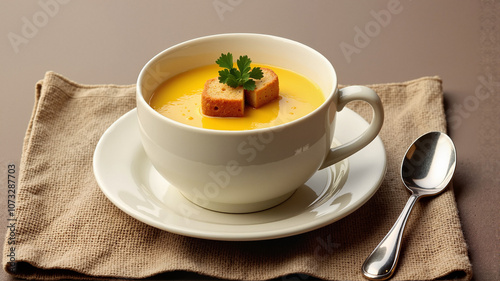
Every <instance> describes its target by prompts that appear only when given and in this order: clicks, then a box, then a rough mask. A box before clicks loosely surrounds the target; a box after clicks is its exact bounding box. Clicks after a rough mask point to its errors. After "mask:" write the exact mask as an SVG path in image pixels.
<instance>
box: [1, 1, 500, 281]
mask: <svg viewBox="0 0 500 281" xmlns="http://www.w3.org/2000/svg"><path fill="white" fill-rule="evenodd" d="M20 2H21V3H20ZM381 15H385V17H383V16H381ZM387 15H388V16H387ZM0 21H1V24H0V36H1V38H2V39H1V40H0V46H1V49H0V50H1V53H0V71H1V72H0V85H1V89H2V90H1V93H0V108H1V109H0V114H1V115H0V116H1V117H0V137H1V142H0V144H1V145H0V151H1V152H0V157H1V158H0V161H1V166H0V173H1V174H2V179H3V178H5V177H6V174H7V165H8V164H9V163H14V164H16V165H18V164H19V159H20V154H21V144H22V140H23V136H24V133H25V130H26V127H27V124H28V121H29V118H30V115H31V111H32V107H33V98H34V85H35V83H36V82H37V81H38V80H39V79H41V78H43V76H44V73H45V72H46V71H48V70H53V71H55V72H58V73H61V74H63V75H65V76H67V77H68V78H70V79H73V80H75V81H77V82H80V83H85V84H100V83H106V84H107V83H113V84H133V83H135V82H136V78H137V75H138V73H139V71H140V69H141V68H142V66H143V65H144V64H145V63H146V62H147V61H148V60H149V59H150V58H151V57H152V56H153V55H155V54H156V53H158V52H160V51H161V50H163V49H165V48H167V47H169V46H171V45H173V44H176V43H179V42H182V41H184V40H188V39H192V38H195V37H199V36H204V35H210V34H217V33H227V32H253V33H267V34H272V35H278V36H282V37H288V38H291V39H294V40H297V41H300V42H303V43H305V44H307V45H309V46H311V47H313V48H315V49H317V50H318V51H320V52H321V53H323V54H324V55H325V56H326V57H327V58H328V59H329V60H330V61H331V62H332V63H333V64H334V66H335V68H336V70H337V72H338V74H339V82H340V83H342V84H370V83H385V82H399V81H405V80H411V79H414V78H418V77H421V76H428V75H439V76H440V77H441V78H442V79H443V81H444V83H443V87H444V93H445V101H446V106H447V118H448V122H449V135H450V136H451V137H452V139H453V140H454V141H455V144H456V146H457V149H458V168H457V171H456V175H455V179H454V188H455V191H456V200H457V202H458V208H459V211H460V218H461V221H462V223H463V230H464V234H465V237H466V239H467V243H468V245H469V247H470V248H469V254H470V258H471V261H472V263H473V266H474V280H500V268H499V266H500V238H499V237H500V229H499V226H500V219H499V217H500V215H499V214H500V212H499V209H500V208H499V203H498V202H499V201H500V196H499V195H498V194H499V193H498V190H499V188H500V176H499V175H498V170H499V169H500V165H499V164H500V148H499V141H500V122H499V120H500V119H499V117H500V116H499V110H500V98H499V96H498V95H499V94H500V71H499V65H500V54H499V52H500V1H486V0H484V1H473V0H467V1H451V0H442V1H411V0H401V1H398V0H380V1H351V0H345V1H252V0H207V1H186V0H183V1H82V0H72V1H70V0H64V1H63V0H39V1H1V2H0ZM1 184H2V187H1V188H0V190H1V191H0V192H1V193H0V197H1V198H6V195H7V191H6V190H7V189H6V184H7V183H6V182H2V183H1ZM6 201H7V200H0V219H1V221H2V222H3V223H4V224H6V220H7V216H6V215H7V206H6ZM0 225H2V224H1V223H0ZM195 277H196V276H194V275H193V274H182V273H179V274H170V275H165V276H160V277H156V279H163V278H180V279H190V278H195ZM301 278H302V276H301ZM301 278H299V279H301ZM0 280H12V278H11V277H10V276H8V275H7V274H5V273H4V272H3V271H2V272H1V273H0Z"/></svg>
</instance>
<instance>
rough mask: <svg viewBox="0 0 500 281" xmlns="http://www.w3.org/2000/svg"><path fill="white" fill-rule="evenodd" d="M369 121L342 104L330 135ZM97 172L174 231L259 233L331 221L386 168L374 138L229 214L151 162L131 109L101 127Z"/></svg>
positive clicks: (274, 234) (271, 234)
mask: <svg viewBox="0 0 500 281" xmlns="http://www.w3.org/2000/svg"><path fill="white" fill-rule="evenodd" d="M367 126H368V123H367V122H366V121H365V120H364V119H363V118H361V117H360V116H359V115H358V114H356V113H355V112H353V111H351V110H349V109H347V108H344V109H343V110H342V111H341V112H339V113H338V115H337V125H336V133H335V139H336V140H338V141H339V142H341V143H345V142H348V141H350V140H352V139H354V138H355V137H357V136H358V135H359V134H360V133H362V132H363V131H364V130H365V128H366V127H367ZM93 165H94V174H95V178H96V180H97V183H98V184H99V186H100V188H101V190H102V191H103V193H104V194H105V195H106V196H107V197H108V199H109V200H110V201H111V202H112V203H113V204H115V205H116V206H117V207H118V208H120V209H121V210H123V211H124V212H125V213H127V214H129V215H130V216H132V217H134V218H136V219H138V220H139V221H142V222H144V223H147V224H149V225H152V226H154V227H157V228H159V229H163V230H166V231H170V232H173V233H177V234H181V235H186V236H191V237H197V238H205V239H213V240H228V241H229V240H236V241H248V240H264V239H273V238H280V237H286V236H291V235H296V234H299V233H304V232H307V231H311V230H313V229H317V228H320V227H322V226H325V225H328V224H331V223H333V222H335V221H337V220H339V219H341V218H343V217H345V216H347V215H349V214H350V213H352V212H353V211H355V210H356V209H358V208H359V207H361V206H362V205H363V204H364V203H365V202H366V201H368V199H370V198H371V196H372V195H373V194H374V193H375V192H376V191H377V189H378V187H379V186H380V184H381V182H382V180H383V177H384V175H385V170H386V154H385V149H384V145H383V144H382V141H381V139H380V138H379V137H377V138H376V139H375V140H374V141H373V142H371V143H370V144H369V145H368V146H366V147H365V148H363V149H362V150H361V151H359V152H357V153H356V154H354V155H353V156H350V157H349V158H348V159H347V160H344V161H341V162H340V163H337V164H336V165H334V166H333V167H330V168H326V169H323V170H321V171H318V172H317V173H316V174H315V175H314V176H313V177H312V178H311V179H310V180H309V181H308V182H307V183H306V184H305V185H303V186H302V187H300V188H299V189H298V190H297V191H296V192H295V193H294V194H293V195H292V197H290V199H288V200H287V201H285V202H284V203H282V204H280V205H278V206H276V207H274V208H271V209H268V210H265V211H261V212H256V213H249V214H227V213H218V212H214V211H210V210H206V209H203V208H200V207H198V206H196V205H194V204H193V203H191V202H190V201H188V200H187V199H186V198H184V197H183V196H182V195H181V194H180V193H179V192H178V191H177V189H176V188H175V187H173V186H171V185H170V183H168V182H167V181H166V180H165V179H164V178H163V177H161V176H160V175H159V174H158V172H157V171H156V170H155V169H154V167H153V166H152V165H151V163H150V162H149V160H148V158H147V157H146V154H145V152H144V150H143V148H142V144H141V141H140V137H139V132H138V124H137V113H136V109H133V110H131V111H130V112H128V113H126V114H125V115H123V116H122V117H120V118H119V119H118V120H117V121H116V122H115V123H113V124H112V125H111V126H110V127H109V128H108V129H107V130H106V132H105V133H104V134H103V136H102V137H101V139H100V140H99V143H98V144H97V146H96V149H95V152H94V163H93Z"/></svg>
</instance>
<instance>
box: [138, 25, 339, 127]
mask: <svg viewBox="0 0 500 281" xmlns="http://www.w3.org/2000/svg"><path fill="white" fill-rule="evenodd" d="M231 36H259V37H268V38H271V39H277V40H281V41H286V42H288V43H292V44H296V45H298V46H301V47H302V48H305V49H309V51H311V52H313V53H315V54H316V55H317V56H319V57H320V58H322V59H324V60H325V61H326V62H327V67H328V68H330V72H331V73H332V74H333V76H334V77H333V78H334V79H332V82H333V83H332V85H331V86H332V90H331V93H327V96H326V97H325V101H324V102H323V103H322V104H321V105H320V106H318V107H317V108H315V109H314V110H313V111H311V112H309V113H307V114H306V115H304V116H302V117H300V118H298V119H295V120H292V121H289V122H286V123H283V124H279V125H275V126H271V127H265V128H256V129H251V130H215V129H207V128H200V127H196V126H192V125H188V124H184V123H181V122H178V121H175V120H173V119H170V118H168V117H166V116H164V115H162V114H161V113H159V112H158V111H156V110H154V109H153V108H152V107H151V106H150V105H149V103H148V102H147V101H146V100H145V98H144V96H143V94H142V91H141V85H142V82H141V81H143V77H144V76H145V75H146V72H147V69H149V67H151V65H153V64H154V63H155V62H156V61H157V60H159V59H161V58H162V57H163V56H164V55H165V54H167V53H170V52H172V51H175V50H176V49H180V48H183V47H185V46H186V45H190V44H192V43H195V42H198V43H199V42H202V41H205V40H213V39H214V38H219V37H231ZM337 91H338V81H337V73H336V72H335V68H334V67H333V65H332V63H331V62H330V61H329V60H328V59H327V58H326V57H325V56H324V55H323V54H321V53H320V52H318V51H317V50H315V49H313V48H312V47H310V46H308V45H305V44H304V43H300V42H298V41H295V40H292V39H288V38H284V37H280V36H275V35H269V34H261V33H222V34H213V35H207V36H201V37H197V38H193V39H189V40H186V41H183V42H180V43H177V44H175V45H172V46H170V47H168V48H167V49H164V50H163V51H161V52H159V53H158V54H156V55H155V56H153V57H152V58H151V59H150V60H149V61H148V62H147V63H146V64H145V65H144V66H143V67H142V69H141V71H140V73H139V76H138V78H137V83H136V102H137V103H142V104H143V107H144V108H145V109H146V110H147V111H148V112H150V113H151V114H153V116H155V117H156V118H159V119H160V120H162V121H164V122H167V123H169V124H171V125H173V126H176V127H179V128H183V129H185V130H189V131H193V132H199V133H209V134H216V135H217V134H223V135H247V134H256V133H261V132H267V131H274V130H282V129H285V128H287V127H291V126H294V124H298V123H302V122H305V121H306V120H307V119H309V118H311V116H313V115H315V114H317V113H318V112H320V111H322V110H325V107H329V106H330V105H331V103H332V99H333V98H334V96H335V93H336V92H337Z"/></svg>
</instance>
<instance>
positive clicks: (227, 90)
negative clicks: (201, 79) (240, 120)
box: [201, 78, 245, 117]
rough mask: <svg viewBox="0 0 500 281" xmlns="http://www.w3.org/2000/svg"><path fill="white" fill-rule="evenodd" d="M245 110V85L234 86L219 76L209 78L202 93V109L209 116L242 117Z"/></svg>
mask: <svg viewBox="0 0 500 281" xmlns="http://www.w3.org/2000/svg"><path fill="white" fill-rule="evenodd" d="M244 110H245V93H244V90H243V87H238V88H232V87H230V86H228V85H226V84H222V83H220V82H219V80H218V79H217V78H213V79H210V80H208V81H207V82H206V83H205V87H204V88H203V93H202V94H201V111H202V113H203V114H205V115H208V116H216V117H241V116H243V115H244Z"/></svg>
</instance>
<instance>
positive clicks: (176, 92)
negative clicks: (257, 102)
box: [149, 64, 325, 130]
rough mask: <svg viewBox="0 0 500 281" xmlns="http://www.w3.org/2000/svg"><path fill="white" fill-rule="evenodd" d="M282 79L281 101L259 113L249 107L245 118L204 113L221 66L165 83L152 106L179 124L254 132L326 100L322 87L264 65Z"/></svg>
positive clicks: (174, 78) (193, 72)
mask: <svg viewBox="0 0 500 281" xmlns="http://www.w3.org/2000/svg"><path fill="white" fill-rule="evenodd" d="M254 66H260V67H267V68H270V69H272V70H273V71H274V72H275V73H276V74H277V75H278V79H279V85H280V98H279V99H277V100H275V101H273V102H270V103H268V104H266V105H264V106H262V107H260V108H258V109H255V108H253V107H251V106H246V107H245V116H243V117H210V116H206V115H203V114H202V113H201V93H202V92H203V87H204V85H205V82H206V81H207V80H208V79H212V78H214V77H217V76H218V71H219V70H220V69H221V68H220V67H219V66H218V65H216V64H214V65H208V66H203V67H199V68H195V69H192V70H189V71H186V72H184V73H181V74H178V75H176V76H174V77H172V78H170V79H168V80H167V81H165V82H163V83H162V84H161V85H160V86H159V87H158V88H157V89H156V90H155V92H154V93H153V95H152V97H151V100H150V101H149V104H150V105H151V107H152V108H153V109H155V110H156V111H158V112H159V113H161V114H162V115H164V116H166V117H168V118H170V119H173V120H175V121H178V122H181V123H184V124H187V125H191V126H195V127H200V128H206V129H214V130H252V129H258V128H266V127H272V126H276V125H280V124H284V123H287V122H290V121H293V120H296V119H298V118H300V117H302V116H305V115H307V114H308V113H310V112H311V111H313V110H314V109H316V108H318V107H319V106H320V105H321V104H322V103H323V102H324V101H325V97H324V95H323V93H322V92H321V90H320V89H319V87H318V86H317V85H316V84H315V83H313V82H312V81H310V80H309V79H307V78H306V77H304V76H302V75H300V74H297V73H295V72H292V71H289V70H286V69H283V68H278V67H274V66H269V65H263V64H252V67H254Z"/></svg>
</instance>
